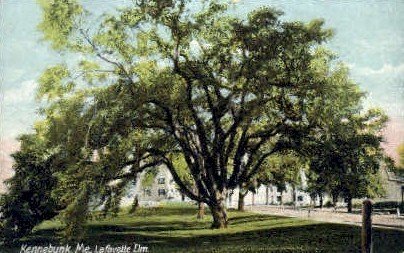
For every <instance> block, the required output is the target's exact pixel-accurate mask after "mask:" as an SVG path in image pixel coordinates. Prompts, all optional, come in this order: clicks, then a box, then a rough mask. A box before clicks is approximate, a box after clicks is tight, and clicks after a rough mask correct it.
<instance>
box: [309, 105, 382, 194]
mask: <svg viewBox="0 0 404 253" xmlns="http://www.w3.org/2000/svg"><path fill="white" fill-rule="evenodd" d="M386 122H387V117H386V116H385V114H384V113H383V112H382V111H380V110H376V109H372V110H369V111H368V112H366V113H364V114H359V113H355V112H348V113H345V115H340V118H336V119H335V120H334V122H333V124H331V125H330V128H329V129H327V130H326V131H323V132H322V133H321V134H318V135H317V136H316V141H315V144H314V145H311V146H310V149H311V150H310V162H311V164H310V167H311V171H312V172H313V173H312V174H309V181H310V187H309V191H311V192H312V193H315V194H322V193H324V192H329V193H330V194H331V195H333V196H334V197H338V196H342V197H344V198H347V199H351V200H352V198H364V197H368V198H374V197H380V196H382V195H383V193H384V189H383V187H382V180H381V177H380V174H379V170H380V167H381V166H383V165H384V161H385V156H384V154H383V150H382V148H381V146H380V144H381V141H382V138H381V136H380V131H381V129H382V128H383V127H384V125H385V123H386Z"/></svg>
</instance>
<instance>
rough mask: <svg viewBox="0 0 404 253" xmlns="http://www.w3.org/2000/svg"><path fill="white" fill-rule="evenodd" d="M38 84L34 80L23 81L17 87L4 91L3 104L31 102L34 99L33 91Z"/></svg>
mask: <svg viewBox="0 0 404 253" xmlns="http://www.w3.org/2000/svg"><path fill="white" fill-rule="evenodd" d="M37 86H38V84H37V83H36V82H35V81H34V80H28V81H24V82H22V83H21V85H19V86H18V87H12V88H10V89H5V90H4V104H5V105H10V104H16V103H21V102H32V101H34V97H35V89H36V88H37Z"/></svg>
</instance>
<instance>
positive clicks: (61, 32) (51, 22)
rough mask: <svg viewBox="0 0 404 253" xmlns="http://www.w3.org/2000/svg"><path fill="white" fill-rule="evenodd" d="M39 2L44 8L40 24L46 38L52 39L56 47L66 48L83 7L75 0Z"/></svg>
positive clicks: (39, 0)
mask: <svg viewBox="0 0 404 253" xmlns="http://www.w3.org/2000/svg"><path fill="white" fill-rule="evenodd" d="M38 3H39V4H40V5H41V7H42V9H43V10H44V12H43V19H42V22H41V23H40V24H39V25H38V29H39V30H40V31H42V33H43V38H44V40H47V41H50V42H51V45H52V47H53V48H54V49H57V50H60V49H63V48H65V47H66V46H68V45H69V37H70V35H71V33H72V32H73V30H74V28H75V25H76V21H77V18H78V16H80V14H82V13H83V8H82V7H81V6H80V5H79V4H78V3H77V1H75V0H54V1H47V0H38Z"/></svg>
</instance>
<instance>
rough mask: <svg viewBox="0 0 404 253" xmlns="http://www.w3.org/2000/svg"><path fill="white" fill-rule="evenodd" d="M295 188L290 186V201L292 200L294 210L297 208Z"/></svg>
mask: <svg viewBox="0 0 404 253" xmlns="http://www.w3.org/2000/svg"><path fill="white" fill-rule="evenodd" d="M296 195H297V194H296V186H295V185H294V184H292V199H293V206H294V207H295V208H296V206H297V199H296V198H297V197H296Z"/></svg>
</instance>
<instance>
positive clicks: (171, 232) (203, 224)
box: [1, 206, 404, 253]
mask: <svg viewBox="0 0 404 253" xmlns="http://www.w3.org/2000/svg"><path fill="white" fill-rule="evenodd" d="M195 214H196V210H195V207H193V206H191V207H189V208H188V207H185V208H184V207H181V208H177V207H166V208H149V209H141V210H139V212H138V213H137V215H132V216H129V215H126V214H120V215H119V216H118V217H116V218H113V219H112V218H110V219H107V220H104V221H92V222H90V223H89V224H88V225H87V230H88V234H87V236H86V237H85V238H84V239H83V240H82V241H83V242H85V244H86V245H90V246H94V245H107V244H111V245H116V246H120V245H123V244H125V245H130V244H132V243H134V242H136V243H139V244H142V245H144V246H148V247H149V252H167V253H169V252H176V253H177V252H178V253H180V252H187V253H192V252H237V253H238V252H359V245H360V227H355V226H350V225H343V224H329V223H320V224H318V223H314V222H310V221H304V220H299V219H294V218H287V217H275V216H269V215H258V214H251V213H239V212H229V216H230V219H229V224H230V226H229V228H228V229H226V230H211V229H209V226H210V222H211V220H210V217H209V216H208V217H207V218H205V219H204V220H196V218H195ZM207 215H208V214H207ZM57 232H58V231H57V229H55V228H53V229H39V230H38V231H36V232H35V233H34V234H32V235H31V236H29V237H27V238H25V239H24V240H23V241H22V242H23V243H26V244H29V245H48V244H49V243H52V244H53V245H57V244H62V242H61V241H60V239H61V238H60V237H58V234H57ZM373 236H374V252H381V253H383V252H389V253H394V252H402V251H403V250H404V242H403V240H402V239H403V238H404V232H402V231H395V230H383V229H375V230H374V232H373ZM71 245H75V243H73V244H71ZM1 252H4V253H9V252H19V246H18V245H16V246H15V247H14V248H9V249H5V250H1Z"/></svg>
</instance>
